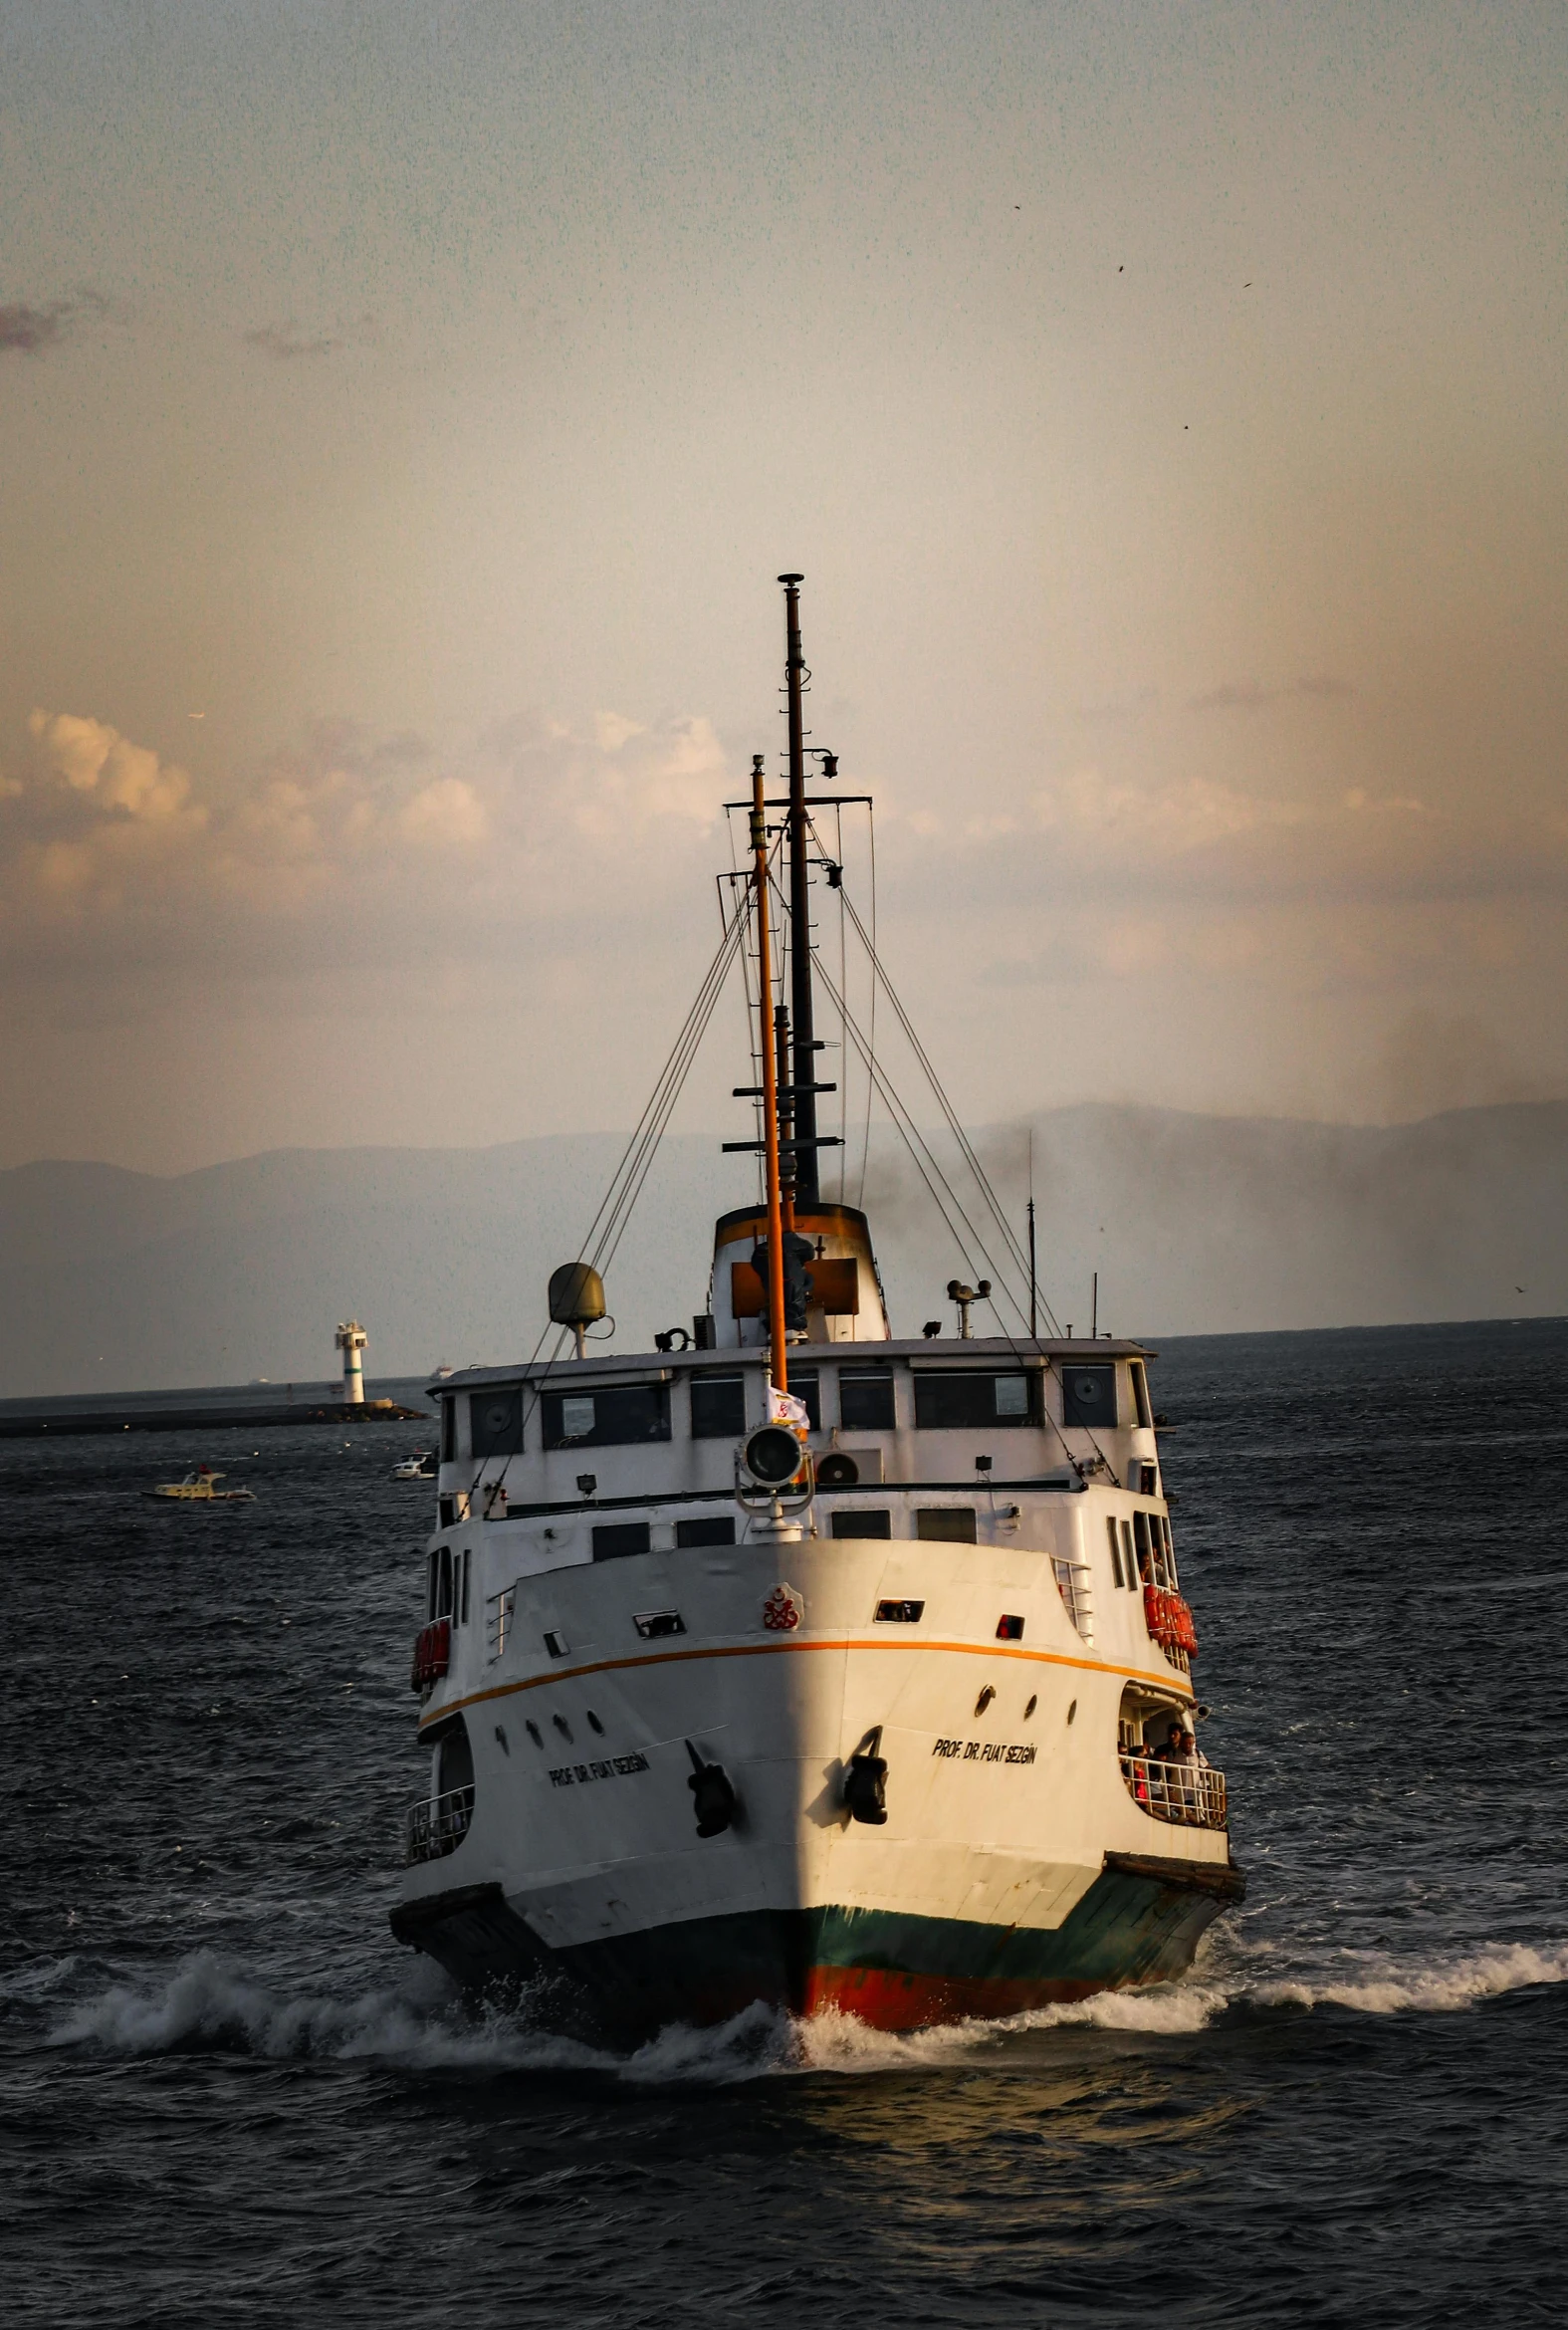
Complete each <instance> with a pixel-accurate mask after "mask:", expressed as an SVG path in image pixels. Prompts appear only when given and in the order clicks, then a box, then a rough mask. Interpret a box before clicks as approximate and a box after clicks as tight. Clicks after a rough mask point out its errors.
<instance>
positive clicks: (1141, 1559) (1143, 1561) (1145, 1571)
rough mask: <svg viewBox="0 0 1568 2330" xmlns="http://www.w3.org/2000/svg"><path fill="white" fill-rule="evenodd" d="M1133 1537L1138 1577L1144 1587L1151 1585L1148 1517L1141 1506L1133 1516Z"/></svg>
mask: <svg viewBox="0 0 1568 2330" xmlns="http://www.w3.org/2000/svg"><path fill="white" fill-rule="evenodd" d="M1133 1535H1134V1537H1135V1538H1136V1540H1137V1544H1138V1575H1139V1576H1140V1577H1141V1578H1142V1579H1143V1582H1144V1584H1145V1585H1153V1583H1154V1571H1153V1570H1152V1569H1151V1568H1150V1566H1149V1515H1147V1514H1146V1513H1145V1512H1144V1510H1143V1508H1142V1506H1140V1507H1139V1508H1138V1511H1137V1512H1136V1513H1135V1514H1134V1515H1133Z"/></svg>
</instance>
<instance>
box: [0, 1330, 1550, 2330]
mask: <svg viewBox="0 0 1568 2330" xmlns="http://www.w3.org/2000/svg"><path fill="white" fill-rule="evenodd" d="M1155 1382H1156V1384H1157V1387H1158V1402H1159V1405H1160V1406H1161V1408H1163V1409H1164V1410H1165V1411H1166V1412H1167V1413H1168V1414H1169V1416H1170V1418H1171V1420H1172V1424H1173V1427H1174V1429H1173V1430H1172V1431H1171V1433H1170V1436H1169V1439H1168V1441H1167V1444H1166V1455H1167V1460H1168V1468H1169V1473H1170V1477H1171V1480H1172V1483H1173V1486H1174V1488H1175V1490H1176V1492H1177V1496H1178V1503H1177V1506H1176V1509H1175V1519H1176V1536H1177V1544H1178V1550H1179V1552H1180V1554H1181V1557H1182V1564H1183V1575H1184V1583H1185V1585H1186V1588H1187V1591H1188V1593H1189V1595H1190V1597H1191V1599H1192V1600H1193V1602H1194V1604H1195V1605H1196V1609H1197V1613H1198V1620H1199V1627H1200V1633H1201V1637H1202V1643H1203V1649H1202V1653H1201V1656H1200V1659H1199V1663H1198V1679H1199V1683H1200V1688H1201V1690H1202V1692H1203V1695H1204V1697H1205V1698H1206V1700H1207V1701H1208V1702H1209V1704H1210V1706H1211V1707H1212V1709H1213V1715H1212V1717H1211V1720H1210V1722H1209V1724H1208V1726H1207V1728H1206V1732H1205V1746H1206V1748H1207V1749H1208V1751H1209V1753H1210V1755H1211V1756H1212V1757H1213V1759H1214V1760H1215V1761H1216V1762H1217V1763H1220V1764H1223V1766H1224V1768H1225V1769H1226V1771H1227V1772H1228V1774H1229V1776H1230V1781H1231V1789H1232V1806H1233V1826H1234V1842H1235V1848H1236V1852H1237V1856H1238V1858H1239V1859H1240V1860H1241V1861H1242V1862H1243V1863H1244V1865H1245V1866H1246V1867H1247V1868H1248V1870H1249V1871H1250V1875H1251V1890H1250V1894H1249V1897H1248V1899H1247V1902H1246V1905H1245V1907H1244V1909H1243V1910H1242V1911H1241V1913H1240V1914H1239V1915H1236V1916H1233V1917H1232V1918H1231V1919H1230V1921H1229V1922H1228V1923H1226V1924H1224V1925H1222V1926H1221V1927H1219V1928H1217V1929H1216V1930H1215V1932H1214V1934H1213V1936H1212V1937H1211V1939H1210V1941H1209V1943H1208V1944H1207V1945H1206V1948H1205V1951H1204V1954H1203V1956H1202V1957H1201V1959H1200V1962H1199V1964H1198V1966H1197V1967H1196V1969H1195V1970H1194V1972H1193V1974H1192V1975H1191V1977H1190V1978H1189V1979H1187V1980H1185V1981H1181V1982H1179V1983H1176V1984H1174V1985H1172V1986H1171V1987H1169V1988H1167V1989H1164V1990H1161V1991H1158V1992H1155V1993H1151V1994H1146V1995H1142V1996H1138V1997H1111V1998H1106V1999H1101V2000H1098V2001H1091V2002H1089V2003H1088V2004H1086V2005H1083V2006H1080V2007H1074V2008H1071V2009H1067V2010H1057V2011H1053V2012H1047V2013H1040V2014H1034V2015H1029V2016H1026V2017H1023V2018H1022V2019H1020V2020H1019V2021H1018V2022H1016V2023H1013V2024H1008V2025H1005V2026H1002V2027H968V2028H964V2029H959V2030H950V2031H943V2032H940V2033H935V2034H930V2035H926V2036H923V2037H916V2038H911V2039H894V2038H886V2037H880V2036H876V2035H872V2034H868V2033H865V2032H861V2031H858V2030H857V2029H856V2028H855V2027H854V2026H852V2025H851V2026H848V2027H844V2026H813V2027H809V2028H805V2029H797V2028H791V2027H788V2026H784V2025H781V2024H779V2023H778V2022H776V2021H773V2020H771V2019H768V2018H766V2017H759V2018H755V2019H753V2018H743V2020H742V2021H741V2022H740V2023H739V2024H737V2025H734V2026H732V2027H730V2028H728V2029H725V2030H721V2031H718V2032H705V2033H694V2032H689V2031H681V2030H671V2031H668V2032H665V2033H664V2034H662V2035H661V2036H660V2037H659V2038H658V2039H656V2040H655V2041H653V2042H651V2043H650V2044H648V2045H646V2046H645V2047H643V2048H642V2049H641V2050H640V2051H639V2052H637V2053H634V2054H629V2055H624V2056H617V2055H612V2054H608V2053H599V2052H594V2051H593V2050H591V2049H590V2048H588V2047H586V2046H584V2045H583V2044H582V2043H580V2042H579V2041H576V2040H571V2039H567V2038H564V2037H560V2036H556V2035H553V2034H552V2033H551V2031H550V2030H549V2029H548V2028H545V2027H542V2026H539V2025H537V2024H534V2023H531V2022H530V2021H529V2020H528V2019H527V2018H526V2017H519V2016H514V2017H510V2018H508V2017H496V2018H491V2019H476V2018H474V2017H472V2016H470V2015H469V2014H467V2013H465V2011H464V2010H463V2009H462V2007H461V2006H460V2005H459V2004H458V2002H457V2001H456V2000H455V1999H454V1998H453V1996H452V1995H451V1993H450V1992H449V1990H448V1989H447V1987H446V1986H445V1984H444V1982H443V1981H442V1979H441V1978H440V1977H439V1976H438V1975H436V1974H435V1973H434V1972H433V1971H431V1970H430V1969H429V1968H427V1967H425V1966H423V1965H422V1964H420V1963H419V1962H416V1961H415V1960H413V1959H412V1958H410V1957H409V1956H408V1955H407V1954H406V1953H404V1952H403V1951H401V1950H400V1949H398V1948H397V1947H396V1946H395V1945H394V1944H393V1943H392V1942H391V1940H390V1939H389V1937H388V1934H387V1928H386V1910H387V1905H388V1901H389V1899H390V1894H391V1886H392V1875H393V1869H394V1865H395V1862H396V1859H397V1850H398V1838H399V1818H400V1810H401V1807H402V1805H403V1804H404V1802H405V1801H406V1800H407V1799H408V1798H409V1797H410V1796H411V1795H412V1794H413V1793H414V1792H415V1788H416V1786H417V1784H418V1779H419V1763H418V1759H417V1758H416V1755H415V1750H414V1745H413V1716H414V1706H415V1703H414V1700H413V1698H412V1695H411V1694H410V1692H409V1689H408V1664H409V1649H410V1642H411V1638H412V1635H413V1632H414V1630H415V1627H416V1625H417V1623H418V1620H419V1616H420V1610H419V1603H420V1594H421V1585H420V1569H419V1563H418V1562H417V1560H416V1558H415V1554H414V1546H415V1543H416V1540H417V1538H418V1537H419V1534H420V1532H421V1529H422V1527H423V1523H424V1517H425V1513H426V1508H427V1501H428V1499H429V1496H430V1494H431V1493H430V1491H429V1489H428V1487H421V1486H412V1487H404V1486H400V1485H398V1484H395V1483H393V1482H392V1481H391V1479H390V1478H389V1474H390V1470H391V1465H392V1462H393V1460H394V1458H395V1457H396V1456H397V1455H398V1454H400V1453H402V1452H403V1451H405V1450H406V1449H408V1448H411V1447H413V1446H416V1445H420V1443H421V1433H420V1430H419V1428H418V1427H416V1426H411V1425H404V1426H379V1427H377V1426H359V1427H356V1428H354V1429H352V1430H349V1431H338V1432H333V1431H331V1430H329V1429H327V1428H325V1427H320V1428H299V1429H290V1430H280V1431H274V1432H266V1433H260V1434H254V1433H253V1434H251V1435H248V1436H242V1435H240V1434H238V1433H236V1432H232V1431H228V1432H223V1433H215V1432H208V1433H207V1434H205V1435H204V1436H203V1437H202V1438H201V1439H200V1441H199V1442H197V1441H195V1440H191V1441H189V1442H188V1444H187V1443H186V1442H185V1441H183V1440H182V1439H181V1438H180V1436H179V1435H178V1434H177V1433H174V1434H162V1435H158V1436H156V1437H139V1436H129V1437H121V1436H114V1437H112V1438H103V1439H79V1440H74V1441H71V1442H69V1443H58V1444H55V1445H49V1444H45V1443H40V1442H37V1441H10V1442H0V1498H3V1501H4V1502H3V1512H4V1516H5V1543H6V1620H7V1626H6V1633H7V1641H8V1645H9V1655H8V1659H7V1670H8V1671H7V1676H6V1683H5V1708H6V1715H7V1722H6V1726H5V1744H6V1746H5V1752H6V1760H7V1762H8V1764H9V1767H10V1770H11V1781H10V1785H9V1788H8V1790H7V1801H8V1804H9V1812H8V1814H7V1816H6V1818H5V1821H4V1824H3V1829H0V1855H3V1863H4V1866H3V1879H4V1883H3V1910H0V1914H3V1935H0V2142H3V2147H4V2151H3V2171H4V2175H3V2185H0V2195H3V2199H0V2264H3V2278H0V2299H3V2303H0V2320H3V2322H4V2324H5V2325H6V2326H7V2330H15V2326H17V2325H32V2324H50V2325H56V2324H64V2325H71V2326H72V2330H97V2326H99V2325H106V2326H107V2325H115V2326H116V2330H117V2326H119V2325H142V2324H145V2325H158V2326H160V2330H173V2326H175V2325H181V2326H183V2325H190V2326H191V2330H218V2326H222V2325H229V2324H246V2325H250V2324H267V2325H269V2326H273V2325H289V2326H290V2330H295V2326H300V2325H315V2324H318V2323H320V2324H324V2325H333V2326H335V2330H350V2326H353V2325H360V2324H365V2325H371V2324H373V2325H391V2324H399V2325H401V2324H405V2323H406V2324H417V2325H429V2324H441V2325H445V2324H449V2323H450V2324H464V2325H468V2326H470V2330H491V2326H492V2325H495V2326H500V2325H513V2324H520V2325H535V2324H539V2325H554V2326H557V2330H563V2326H570V2330H576V2326H578V2325H582V2326H589V2325H591V2326H592V2330H631V2326H636V2330H659V2326H662V2325H666V2324H671V2325H674V2324H681V2325H684V2324H691V2323H702V2324H705V2325H712V2326H715V2330H717V2326H720V2325H725V2324H732V2323H734V2324H741V2323H746V2324H756V2323H760V2322H767V2323H777V2324H779V2325H781V2326H784V2325H794V2324H807V2323H809V2324H811V2325H813V2326H815V2325H818V2324H821V2323H825V2322H827V2321H832V2322H834V2323H842V2324H849V2325H854V2326H856V2330H881V2326H882V2325H888V2324H898V2325H915V2324H933V2325H938V2324H940V2325H944V2326H950V2325H955V2324H957V2325H969V2324H975V2325H987V2326H988V2330H989V2326H992V2325H997V2326H1003V2325H1006V2326H1008V2330H1032V2326H1033V2325H1043V2324H1076V2323H1083V2322H1093V2323H1107V2324H1123V2323H1125V2324H1128V2325H1138V2326H1140V2330H1143V2326H1148V2325H1156V2324H1158V2325H1177V2324H1221V2323H1225V2324H1237V2325H1245V2326H1246V2330H1259V2326H1261V2325H1269V2324H1276V2323H1277V2324H1281V2325H1284V2324H1288V2325H1302V2324H1317V2323H1325V2324H1326V2323H1333V2324H1341V2323H1342V2324H1356V2325H1367V2326H1374V2330H1384V2326H1388V2325H1397V2324H1411V2325H1416V2324H1435V2325H1436V2324H1444V2325H1449V2324H1465V2325H1471V2324H1488V2325H1489V2324H1507V2325H1516V2324H1530V2323H1535V2322H1552V2323H1556V2322H1560V2321H1561V2320H1562V2319H1563V2318H1564V2316H1565V2314H1568V2275H1565V2272H1564V2250H1565V2236H1564V2228H1565V2225H1568V2191H1565V2185H1568V2169H1565V2163H1568V1889H1565V1882H1564V1851H1565V1839H1564V1819H1563V1802H1564V1780H1565V1774H1564V1760H1565V1759H1564V1749H1563V1740H1564V1735H1565V1731H1568V1722H1565V1713H1564V1709H1565V1701H1564V1699H1560V1698H1559V1696H1558V1694H1559V1693H1560V1692H1565V1693H1568V1671H1565V1657H1564V1654H1565V1651H1568V1641H1565V1629H1564V1625H1563V1618H1562V1613H1563V1609H1564V1602H1565V1596H1568V1324H1565V1323H1564V1322H1562V1321H1550V1322H1541V1321H1533V1322H1524V1323H1520V1324H1516V1325H1509V1324H1506V1323H1498V1324H1489V1325H1480V1326H1450V1327H1423V1328H1406V1329H1390V1330H1378V1331H1368V1332H1347V1333H1337V1334H1299V1335H1272V1336H1247V1337H1235V1336H1232V1337H1226V1338H1223V1339H1213V1340H1202V1341H1187V1342H1179V1343H1173V1344H1170V1345H1168V1346H1167V1347H1166V1349H1165V1352H1164V1355H1163V1357H1162V1358H1161V1360H1160V1361H1159V1363H1158V1365H1157V1367H1156V1370H1155ZM202 1459H207V1460H209V1461H211V1462H213V1463H216V1464H219V1465H221V1466H222V1467H223V1468H224V1469H225V1470H226V1471H227V1472H228V1473H229V1474H230V1475H231V1476H232V1477H233V1478H234V1479H235V1480H236V1481H240V1480H243V1481H248V1482H249V1483H251V1484H252V1485H253V1486H254V1488H255V1489H256V1492H257V1502H256V1503H255V1504H254V1505H253V1506H248V1507H234V1508H229V1509H219V1510H217V1511H205V1512H204V1511H200V1510H192V1509H189V1508H185V1509H181V1508H178V1507H174V1508H160V1507H157V1506H155V1505H152V1504H149V1503H146V1502H144V1501H143V1500H142V1499H141V1498H140V1497H139V1495H138V1492H139V1491H140V1490H141V1489H143V1488H144V1487H145V1486H147V1485H148V1483H149V1482H150V1481H152V1480H155V1479H158V1478H166V1477H168V1476H169V1475H170V1474H172V1473H175V1472H177V1471H183V1470H184V1469H185V1468H186V1467H187V1466H188V1465H191V1464H193V1463H196V1462H198V1461H200V1460H202Z"/></svg>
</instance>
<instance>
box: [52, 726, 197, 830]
mask: <svg viewBox="0 0 1568 2330" xmlns="http://www.w3.org/2000/svg"><path fill="white" fill-rule="evenodd" d="M27 725H28V729H29V731H30V733H31V734H32V735H33V737H34V738H35V739H36V740H37V742H38V744H39V746H40V747H41V749H42V752H43V757H44V760H45V763H46V765H47V767H49V768H50V769H51V770H52V771H53V772H54V774H55V775H56V776H57V777H62V778H64V780H65V782H66V784H67V785H69V786H70V787H71V788H72V790H73V791H74V792H76V793H91V794H93V795H94V796H95V798H96V799H97V800H98V801H99V802H101V803H102V804H103V806H104V807H105V808H106V809H120V810H124V811H126V812H127V813H128V815H129V816H133V817H164V816H177V815H178V813H179V812H180V811H181V810H182V809H183V808H184V806H185V802H186V799H187V797H188V795H189V793H190V779H189V778H188V777H187V776H186V774H185V772H184V770H183V769H179V768H175V767H174V766H172V765H171V764H168V763H165V762H163V761H160V760H159V758H158V756H157V754H156V753H154V752H152V751H150V750H149V749H148V748H147V747H146V746H145V745H134V744H132V743H131V742H130V740H129V738H128V737H123V736H121V735H120V733H119V731H118V729H116V728H110V727H109V726H108V725H107V724H106V723H105V722H104V721H102V720H89V719H82V718H79V717H77V716H76V715H75V714H73V713H70V712H54V713H51V712H44V711H35V712H33V713H32V714H31V715H30V716H29V718H28V723H27Z"/></svg>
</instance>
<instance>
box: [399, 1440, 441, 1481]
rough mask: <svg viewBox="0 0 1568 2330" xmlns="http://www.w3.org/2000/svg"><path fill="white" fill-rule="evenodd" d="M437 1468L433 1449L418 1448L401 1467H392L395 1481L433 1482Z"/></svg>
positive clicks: (406, 1458)
mask: <svg viewBox="0 0 1568 2330" xmlns="http://www.w3.org/2000/svg"><path fill="white" fill-rule="evenodd" d="M438 1470H439V1468H438V1467H437V1464H436V1460H435V1450H434V1449H433V1448H416V1449H415V1450H414V1453H413V1455H412V1456H405V1457H404V1459H403V1461H402V1463H401V1464H400V1465H394V1466H393V1467H392V1479H393V1480H394V1481H433V1480H434V1479H435V1477H436V1474H437V1471H438Z"/></svg>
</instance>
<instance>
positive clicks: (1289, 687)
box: [1188, 671, 1356, 712]
mask: <svg viewBox="0 0 1568 2330" xmlns="http://www.w3.org/2000/svg"><path fill="white" fill-rule="evenodd" d="M1355 692H1356V691H1355V689H1354V687H1353V686H1352V685H1351V683H1350V681H1349V680H1342V679H1336V678H1335V677H1334V675H1333V673H1332V672H1326V671H1324V672H1309V673H1307V674H1305V675H1304V676H1303V677H1302V678H1300V679H1295V680H1287V681H1286V682H1285V683H1284V684H1283V686H1279V687H1265V686H1264V684H1263V682H1262V681H1261V680H1255V679H1244V680H1227V681H1226V682H1225V683H1224V684H1223V685H1222V686H1220V687H1218V688H1211V689H1210V690H1209V691H1208V693H1207V694H1206V695H1202V696H1193V697H1190V698H1189V699H1188V707H1189V710H1191V711H1194V712H1261V711H1264V710H1266V709H1267V707H1268V706H1269V705H1270V704H1287V703H1289V702H1290V701H1291V699H1292V698H1300V697H1303V696H1305V697H1317V698H1318V699H1319V700H1330V699H1333V698H1336V697H1345V696H1353V695H1354V694H1355Z"/></svg>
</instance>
